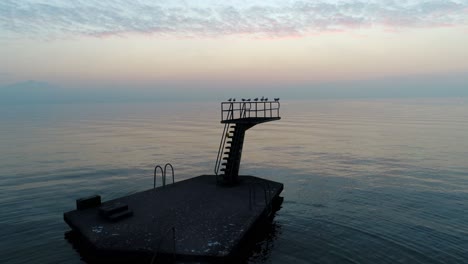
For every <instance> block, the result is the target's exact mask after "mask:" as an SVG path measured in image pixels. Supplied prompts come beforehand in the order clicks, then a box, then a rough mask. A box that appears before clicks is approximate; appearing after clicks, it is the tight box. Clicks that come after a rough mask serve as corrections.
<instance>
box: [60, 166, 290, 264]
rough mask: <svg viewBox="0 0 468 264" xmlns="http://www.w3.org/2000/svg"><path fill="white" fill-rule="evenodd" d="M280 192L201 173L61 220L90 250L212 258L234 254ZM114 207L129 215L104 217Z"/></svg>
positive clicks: (261, 182) (252, 180) (248, 180)
mask: <svg viewBox="0 0 468 264" xmlns="http://www.w3.org/2000/svg"><path fill="white" fill-rule="evenodd" d="M282 190H283V184H281V183H278V182H273V181H269V180H265V179H261V178H257V177H253V176H240V183H239V184H238V185H236V186H219V185H217V184H216V177H215V176H213V175H202V176H199V177H195V178H191V179H188V180H184V181H181V182H177V183H175V184H170V185H167V186H165V187H159V188H156V189H150V190H147V191H143V192H139V193H136V194H132V195H129V196H125V197H122V198H118V199H114V200H111V201H107V202H103V203H102V204H101V205H100V206H96V207H92V208H87V209H82V210H74V211H70V212H67V213H65V214H64V219H65V222H66V223H67V224H68V225H69V226H70V227H71V228H72V230H73V231H74V233H76V234H78V236H79V237H80V238H81V239H82V241H85V242H84V243H86V244H88V247H89V248H91V249H92V250H93V251H94V253H95V254H105V255H107V256H111V255H119V254H125V255H126V256H137V255H139V256H143V257H147V258H155V257H156V256H158V257H159V256H166V257H167V256H172V257H175V258H176V259H184V260H207V261H211V260H214V261H216V262H217V261H224V260H228V259H230V258H231V257H233V256H235V255H236V254H237V252H238V250H239V248H240V247H241V245H242V243H243V242H245V239H246V235H247V234H248V233H249V231H250V230H251V229H252V227H253V226H255V224H256V223H258V222H259V221H261V220H262V219H265V218H267V217H268V216H269V215H270V214H271V213H272V212H273V211H274V209H273V204H274V203H275V201H276V200H278V199H279V194H280V193H281V191H282ZM125 206H128V208H126V207H125ZM117 207H119V208H120V207H121V208H124V207H125V210H126V211H123V213H124V212H131V214H130V213H129V214H128V215H126V216H123V217H122V218H118V219H111V218H109V217H108V216H106V215H107V214H108V212H110V211H111V209H112V208H117ZM100 208H101V210H100ZM122 210H124V209H122ZM103 212H104V213H103ZM117 213H122V212H117ZM117 213H113V212H112V214H114V215H117ZM173 236H174V237H173Z"/></svg>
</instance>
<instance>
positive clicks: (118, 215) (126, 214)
mask: <svg viewBox="0 0 468 264" xmlns="http://www.w3.org/2000/svg"><path fill="white" fill-rule="evenodd" d="M132 215H133V211H132V210H127V211H123V212H120V213H116V214H113V215H110V216H109V217H108V219H109V220H111V221H112V222H117V221H119V220H121V219H124V218H127V217H130V216H132Z"/></svg>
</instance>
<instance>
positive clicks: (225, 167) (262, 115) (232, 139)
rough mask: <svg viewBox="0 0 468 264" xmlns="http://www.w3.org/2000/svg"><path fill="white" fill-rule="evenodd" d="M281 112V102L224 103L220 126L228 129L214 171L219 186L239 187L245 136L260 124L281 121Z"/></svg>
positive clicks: (224, 132) (225, 131)
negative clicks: (237, 184) (237, 185)
mask: <svg viewBox="0 0 468 264" xmlns="http://www.w3.org/2000/svg"><path fill="white" fill-rule="evenodd" d="M279 109H280V103H279V101H266V100H264V101H260V102H223V103H221V123H223V124H225V125H224V129H223V134H222V136H221V142H220V144H219V149H218V155H217V157H216V164H215V168H214V172H215V174H216V179H217V181H218V183H223V184H229V185H232V184H235V183H237V181H238V176H239V169H240V162H241V157H242V147H243V145H244V138H245V132H246V131H247V130H248V129H249V128H251V127H253V126H255V125H257V124H260V123H265V122H269V121H275V120H279V119H281V118H280V116H279Z"/></svg>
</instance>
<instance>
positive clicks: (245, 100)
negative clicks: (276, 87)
mask: <svg viewBox="0 0 468 264" xmlns="http://www.w3.org/2000/svg"><path fill="white" fill-rule="evenodd" d="M274 99H275V102H278V101H279V100H280V99H279V98H274ZM258 100H260V102H268V97H264V96H262V98H260V99H258V97H257V98H254V99H253V101H254V102H258ZM235 101H236V98H229V99H228V102H235ZM250 101H251V99H250V98H249V99H244V98H242V102H250Z"/></svg>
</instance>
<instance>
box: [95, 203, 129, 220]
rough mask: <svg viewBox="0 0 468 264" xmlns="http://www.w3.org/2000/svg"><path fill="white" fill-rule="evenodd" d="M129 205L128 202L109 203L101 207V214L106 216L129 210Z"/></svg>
mask: <svg viewBox="0 0 468 264" xmlns="http://www.w3.org/2000/svg"><path fill="white" fill-rule="evenodd" d="M127 210H128V205H126V204H120V203H117V204H108V205H103V206H101V207H99V214H100V215H102V216H104V217H109V216H110V215H113V214H116V213H120V212H122V211H127Z"/></svg>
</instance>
